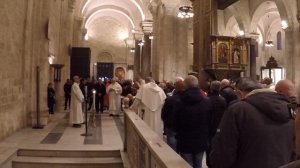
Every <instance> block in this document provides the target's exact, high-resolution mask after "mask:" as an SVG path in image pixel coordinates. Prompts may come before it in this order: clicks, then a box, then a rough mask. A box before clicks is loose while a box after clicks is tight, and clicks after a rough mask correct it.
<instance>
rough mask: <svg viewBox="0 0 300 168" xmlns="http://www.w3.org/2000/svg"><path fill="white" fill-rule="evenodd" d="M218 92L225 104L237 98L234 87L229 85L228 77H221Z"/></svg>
mask: <svg viewBox="0 0 300 168" xmlns="http://www.w3.org/2000/svg"><path fill="white" fill-rule="evenodd" d="M220 94H221V96H223V97H224V98H225V99H226V102H227V106H230V105H231V104H233V103H232V102H234V101H235V100H236V99H237V95H236V94H235V93H234V89H233V88H232V87H231V86H230V81H229V80H228V79H223V80H222V81H221V91H220Z"/></svg>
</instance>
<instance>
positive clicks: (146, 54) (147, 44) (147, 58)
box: [141, 34, 151, 77]
mask: <svg viewBox="0 0 300 168" xmlns="http://www.w3.org/2000/svg"><path fill="white" fill-rule="evenodd" d="M142 53H143V54H142V57H141V59H142V60H141V63H142V66H141V68H142V69H141V74H142V76H144V77H147V76H150V66H151V39H149V35H148V34H146V35H144V46H143V52H142Z"/></svg>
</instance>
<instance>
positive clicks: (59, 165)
mask: <svg viewBox="0 0 300 168" xmlns="http://www.w3.org/2000/svg"><path fill="white" fill-rule="evenodd" d="M12 167H13V168H123V163H122V159H121V158H120V157H105V158H96V157H90V158H78V157H75V158H72V157H70V158H67V157H65V158H62V157H29V156H18V157H17V158H15V159H13V161H12Z"/></svg>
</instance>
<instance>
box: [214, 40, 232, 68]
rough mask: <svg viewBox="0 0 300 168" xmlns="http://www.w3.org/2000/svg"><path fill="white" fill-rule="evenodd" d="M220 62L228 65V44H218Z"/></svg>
mask: <svg viewBox="0 0 300 168" xmlns="http://www.w3.org/2000/svg"><path fill="white" fill-rule="evenodd" d="M217 58H218V62H219V63H223V64H228V60H229V45H228V43H226V42H220V43H219V44H218V54H217Z"/></svg>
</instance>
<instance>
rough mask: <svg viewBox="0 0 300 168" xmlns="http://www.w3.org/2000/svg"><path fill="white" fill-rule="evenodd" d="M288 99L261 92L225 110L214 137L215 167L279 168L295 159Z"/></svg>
mask: <svg viewBox="0 0 300 168" xmlns="http://www.w3.org/2000/svg"><path fill="white" fill-rule="evenodd" d="M287 104H288V99H287V98H286V97H285V96H283V95H280V94H277V93H274V92H261V93H255V94H253V95H250V96H248V97H247V98H246V99H245V100H244V101H240V102H237V103H235V104H233V105H232V106H230V107H229V109H228V111H226V112H225V114H224V116H223V119H222V121H221V124H220V129H219V130H218V132H217V134H216V136H215V138H214V139H213V144H212V152H211V155H210V156H211V164H212V168H277V167H279V166H282V165H284V164H287V163H289V162H290V161H292V160H294V158H295V142H294V138H295V135H294V121H293V120H291V119H290V115H289V109H288V108H287Z"/></svg>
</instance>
